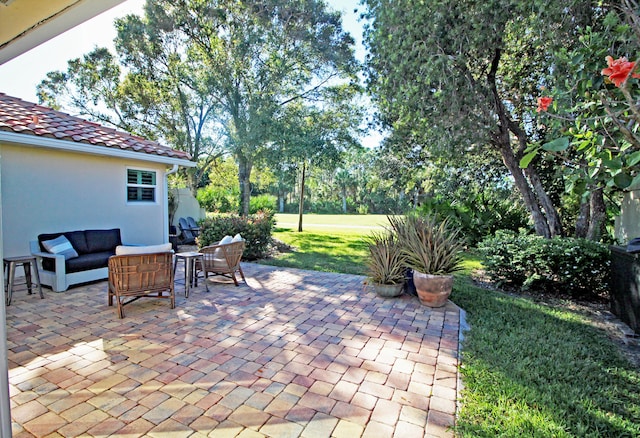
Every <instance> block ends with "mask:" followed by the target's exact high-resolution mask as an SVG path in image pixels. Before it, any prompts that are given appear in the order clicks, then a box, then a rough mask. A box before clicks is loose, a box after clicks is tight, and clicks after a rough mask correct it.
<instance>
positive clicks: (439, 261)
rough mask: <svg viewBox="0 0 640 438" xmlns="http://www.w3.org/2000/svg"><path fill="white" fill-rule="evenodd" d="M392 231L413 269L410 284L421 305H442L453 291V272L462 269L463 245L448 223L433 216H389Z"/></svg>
mask: <svg viewBox="0 0 640 438" xmlns="http://www.w3.org/2000/svg"><path fill="white" fill-rule="evenodd" d="M389 222H390V224H391V228H392V230H393V231H394V232H395V233H396V235H397V236H398V240H399V242H400V245H401V247H402V250H403V252H404V255H405V259H406V264H407V266H409V267H410V268H411V269H413V282H414V285H415V288H416V292H417V294H418V298H419V299H420V302H421V303H422V304H425V305H427V306H431V307H441V306H444V305H445V304H446V302H447V299H448V298H449V295H450V294H451V290H452V288H453V275H452V274H453V273H454V272H456V271H458V270H460V269H461V267H462V266H461V262H462V257H461V251H462V248H463V246H464V242H463V241H462V240H461V239H459V238H458V236H459V230H457V229H453V228H451V227H450V226H449V222H448V220H444V221H441V222H438V221H437V220H436V218H435V217H434V216H426V217H419V216H415V215H409V216H405V217H404V218H401V217H390V218H389Z"/></svg>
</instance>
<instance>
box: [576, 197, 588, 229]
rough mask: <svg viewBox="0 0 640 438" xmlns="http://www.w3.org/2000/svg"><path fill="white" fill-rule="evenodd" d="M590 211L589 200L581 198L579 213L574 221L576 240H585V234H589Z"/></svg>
mask: <svg viewBox="0 0 640 438" xmlns="http://www.w3.org/2000/svg"><path fill="white" fill-rule="evenodd" d="M590 210H591V206H590V202H589V200H588V199H585V198H582V199H581V200H580V211H579V212H578V218H577V219H576V237H578V238H582V239H586V238H587V234H588V233H589V222H590Z"/></svg>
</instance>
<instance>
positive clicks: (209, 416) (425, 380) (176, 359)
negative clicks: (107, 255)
mask: <svg viewBox="0 0 640 438" xmlns="http://www.w3.org/2000/svg"><path fill="white" fill-rule="evenodd" d="M243 270H244V273H245V276H246V283H244V282H242V283H240V285H239V286H238V287H236V286H235V285H234V284H233V282H231V281H228V282H225V281H223V282H220V281H212V282H210V284H209V291H208V292H207V291H206V289H205V286H204V284H203V283H202V281H200V282H199V283H198V285H197V287H194V288H191V291H190V294H189V297H188V298H185V294H184V284H183V282H182V280H183V275H184V274H183V271H182V270H178V272H177V279H176V287H175V295H176V306H175V309H170V308H169V306H167V303H166V302H164V301H162V300H140V301H138V302H136V303H134V304H132V305H131V306H128V307H127V315H126V318H124V319H119V318H118V317H117V316H116V315H115V314H114V309H113V307H109V306H107V282H106V281H102V282H97V283H92V284H89V285H84V286H80V287H72V288H70V289H69V290H68V291H66V292H65V293H60V294H57V293H54V292H51V291H50V290H49V289H47V290H45V298H44V299H40V298H39V296H37V295H35V294H34V295H27V294H26V292H25V293H18V294H16V295H14V298H13V302H12V304H11V306H9V307H7V321H8V331H7V336H8V348H9V351H8V361H9V383H10V397H11V416H12V421H13V424H12V427H13V435H14V437H26V436H38V437H42V436H79V435H82V436H109V435H112V436H171V437H180V436H185V437H186V436H194V437H196V436H215V437H223V436H242V437H248V436H251V437H254V436H255V437H260V436H268V437H297V436H301V437H329V436H335V437H349V438H355V437H360V436H366V437H392V436H397V437H422V436H440V437H441V436H453V433H452V431H450V430H449V429H448V427H449V426H451V425H453V423H454V418H455V412H456V399H457V391H458V389H459V382H458V374H457V365H458V354H459V350H458V343H459V327H460V325H461V324H460V315H461V311H460V309H459V308H458V307H457V306H455V305H454V304H453V303H451V302H449V303H448V304H447V305H446V306H445V307H442V308H437V309H433V308H429V307H426V306H422V305H420V303H419V302H418V299H417V298H416V297H412V296H409V295H403V296H402V297H401V298H397V299H381V298H379V297H377V296H376V295H375V294H374V293H373V292H370V291H367V290H365V289H364V287H363V280H364V277H362V276H354V275H344V274H332V273H324V272H315V271H303V270H296V269H283V268H276V267H270V266H263V265H258V264H252V263H243Z"/></svg>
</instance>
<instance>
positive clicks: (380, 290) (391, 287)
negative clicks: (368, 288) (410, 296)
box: [371, 283, 404, 298]
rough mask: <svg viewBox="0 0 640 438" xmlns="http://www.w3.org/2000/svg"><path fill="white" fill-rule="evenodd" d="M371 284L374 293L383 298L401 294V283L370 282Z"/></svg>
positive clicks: (402, 285)
mask: <svg viewBox="0 0 640 438" xmlns="http://www.w3.org/2000/svg"><path fill="white" fill-rule="evenodd" d="M371 284H372V285H373V290H375V291H376V293H377V294H378V295H379V296H381V297H385V298H391V297H397V296H400V295H402V288H403V287H404V284H403V283H398V284H381V283H371Z"/></svg>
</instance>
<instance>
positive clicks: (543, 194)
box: [524, 166, 562, 237]
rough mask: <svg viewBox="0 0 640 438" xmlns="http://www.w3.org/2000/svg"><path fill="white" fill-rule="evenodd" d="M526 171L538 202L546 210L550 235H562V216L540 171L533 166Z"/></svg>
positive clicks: (545, 214)
mask: <svg viewBox="0 0 640 438" xmlns="http://www.w3.org/2000/svg"><path fill="white" fill-rule="evenodd" d="M524 172H525V175H527V177H528V178H529V181H530V182H531V185H532V186H533V190H534V191H535V194H536V198H537V199H538V204H539V205H540V206H541V207H542V209H543V210H544V216H545V218H546V220H547V226H548V227H549V232H550V237H556V236H562V222H561V221H560V216H559V215H558V211H557V210H556V208H555V206H554V205H553V202H552V201H551V198H550V197H549V195H548V194H547V191H546V190H545V188H544V187H543V185H542V181H540V176H539V175H538V172H537V171H536V169H535V167H533V166H529V167H528V168H527V169H526V170H525V171H524Z"/></svg>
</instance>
